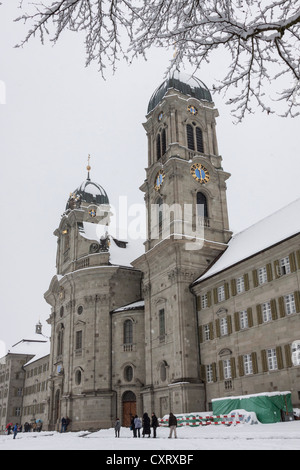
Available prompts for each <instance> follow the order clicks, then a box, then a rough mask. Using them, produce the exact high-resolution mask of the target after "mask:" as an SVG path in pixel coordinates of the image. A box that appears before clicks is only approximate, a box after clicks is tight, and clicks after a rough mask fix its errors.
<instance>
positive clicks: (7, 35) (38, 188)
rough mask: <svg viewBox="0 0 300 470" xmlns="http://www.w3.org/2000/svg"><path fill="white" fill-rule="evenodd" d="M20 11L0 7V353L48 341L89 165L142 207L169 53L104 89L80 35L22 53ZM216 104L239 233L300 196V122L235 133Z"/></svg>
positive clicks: (219, 63) (252, 119)
mask: <svg viewBox="0 0 300 470" xmlns="http://www.w3.org/2000/svg"><path fill="white" fill-rule="evenodd" d="M17 4H18V2H15V1H14V2H12V1H11V0H4V5H2V6H0V60H1V61H0V64H1V68H0V93H1V89H3V85H5V89H6V103H5V104H0V124H1V127H0V133H1V134H0V135H1V137H0V158H1V180H0V191H1V197H0V204H1V212H0V213H1V216H2V221H1V235H0V236H1V244H0V247H1V253H0V256H1V258H0V260H1V282H0V296H1V297H0V298H1V310H0V312H1V313H0V315H1V323H0V325H1V326H0V343H1V342H2V343H1V344H2V345H3V342H4V344H6V346H7V348H9V347H10V346H11V345H12V344H14V343H16V342H17V341H19V340H20V339H21V338H23V337H24V336H27V335H29V334H30V333H34V327H35V324H36V322H37V321H38V320H39V319H40V320H41V322H42V323H43V327H44V331H45V332H47V333H49V329H48V325H47V324H46V319H47V318H48V316H49V313H50V307H49V306H48V305H47V304H46V302H45V300H44V298H43V295H44V292H45V291H46V290H47V289H48V286H49V283H50V281H51V279H52V276H53V275H54V274H55V272H56V271H55V259H56V237H55V236H54V235H53V232H54V230H55V229H56V228H57V227H58V225H59V222H60V217H61V214H62V213H63V211H64V209H65V204H66V201H67V199H68V196H69V194H70V192H71V191H73V190H74V189H76V188H77V187H78V186H79V185H80V184H81V182H82V181H83V180H84V179H85V178H86V169H85V168H86V164H87V155H88V154H91V157H92V159H91V166H92V171H91V177H92V179H94V180H95V181H96V182H98V183H100V184H101V185H102V186H103V187H104V188H105V190H106V192H107V194H108V197H109V199H110V202H111V203H112V204H113V205H114V206H115V207H117V205H118V197H119V196H127V197H128V204H129V205H130V204H134V203H140V204H143V194H142V193H141V192H140V191H139V189H138V188H139V186H140V185H141V184H142V183H143V181H144V178H145V171H144V168H145V167H146V165H147V138H146V133H145V130H144V128H143V126H142V122H145V115H146V111H147V105H148V101H149V99H150V97H151V95H152V93H153V91H154V90H155V89H156V88H157V86H158V85H160V83H161V82H162V81H163V78H164V73H165V69H166V66H167V65H168V61H169V60H170V59H171V57H172V53H173V52H172V51H164V50H154V51H152V52H151V54H150V55H149V58H148V61H147V62H145V61H144V60H143V59H141V60H140V61H138V62H137V61H136V62H135V63H134V64H133V65H132V66H127V65H126V64H124V63H121V64H120V67H119V69H118V71H117V73H116V75H115V76H113V77H112V76H110V77H108V78H107V80H106V81H103V79H102V78H101V75H100V74H99V72H98V71H97V64H94V65H92V66H90V67H89V68H85V51H84V44H83V42H82V40H81V39H80V37H78V35H75V34H72V33H67V34H64V35H63V37H62V38H61V41H59V42H58V43H57V45H56V46H54V47H53V46H52V45H49V43H46V45H44V46H42V45H41V43H40V42H39V39H38V38H36V39H35V40H31V42H30V43H29V44H28V45H27V46H25V47H24V48H17V49H16V48H14V46H15V44H16V43H18V42H19V41H20V40H21V39H22V38H23V37H24V35H25V31H26V30H27V29H26V27H25V26H24V25H23V24H22V23H20V22H19V23H14V22H13V19H14V18H16V17H17V16H19V15H20V11H19V10H18V8H17ZM223 62H224V60H223V56H222V55H220V56H219V57H218V60H216V63H211V64H208V65H207V66H206V67H203V70H201V71H199V72H198V73H197V74H196V75H197V76H198V77H199V78H200V79H201V80H203V81H204V83H206V85H207V86H208V87H209V88H210V87H211V85H212V82H213V80H214V78H216V76H218V74H219V73H220V69H222V67H223V66H224V67H225V66H226V64H225V62H224V63H223ZM190 71H191V69H189V68H188V67H187V68H186V69H185V72H186V73H188V72H190ZM2 101H3V100H2ZM214 101H215V104H216V107H217V108H218V109H219V113H220V117H219V118H218V119H217V134H218V144H219V152H220V154H221V155H222V157H223V167H224V170H225V171H228V172H230V173H231V174H232V176H231V178H230V179H229V180H228V182H227V183H228V185H227V186H228V191H227V198H228V207H229V219H230V226H231V230H233V231H234V232H236V231H240V230H242V229H244V228H246V227H247V226H249V225H251V224H252V223H254V222H256V221H257V220H259V219H261V218H263V217H265V216H267V215H268V214H270V213H271V212H273V211H275V210H277V209H278V208H279V207H282V206H284V205H285V204H288V203H289V202H291V201H293V200H294V199H296V198H298V197H299V196H300V194H299V192H300V191H299V169H300V163H299V142H298V141H299V118H297V119H282V118H279V117H275V116H273V115H269V116H267V115H264V114H263V113H262V112H261V111H258V112H257V114H256V115H255V116H247V117H246V118H245V120H244V122H243V123H242V124H239V125H234V124H233V118H232V117H231V115H230V109H229V108H228V107H227V106H226V105H225V98H223V97H222V96H219V95H216V96H214ZM0 102H1V96H0ZM46 329H47V331H46ZM1 349H2V350H3V348H1Z"/></svg>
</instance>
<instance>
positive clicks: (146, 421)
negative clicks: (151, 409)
mask: <svg viewBox="0 0 300 470" xmlns="http://www.w3.org/2000/svg"><path fill="white" fill-rule="evenodd" d="M145 434H148V437H151V430H150V418H149V416H148V413H144V414H143V437H145Z"/></svg>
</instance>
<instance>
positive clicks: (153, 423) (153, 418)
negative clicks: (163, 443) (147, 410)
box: [151, 413, 159, 437]
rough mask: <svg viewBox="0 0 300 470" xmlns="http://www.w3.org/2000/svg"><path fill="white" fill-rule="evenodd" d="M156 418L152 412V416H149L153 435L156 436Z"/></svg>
mask: <svg viewBox="0 0 300 470" xmlns="http://www.w3.org/2000/svg"><path fill="white" fill-rule="evenodd" d="M158 426H159V424H158V419H157V417H156V415H155V413H152V418H151V427H152V428H153V437H156V429H157V428H158Z"/></svg>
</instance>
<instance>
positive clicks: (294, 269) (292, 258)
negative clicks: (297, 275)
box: [289, 253, 297, 273]
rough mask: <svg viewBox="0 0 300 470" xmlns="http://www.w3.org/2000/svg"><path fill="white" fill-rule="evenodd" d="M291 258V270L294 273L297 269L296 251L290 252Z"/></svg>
mask: <svg viewBox="0 0 300 470" xmlns="http://www.w3.org/2000/svg"><path fill="white" fill-rule="evenodd" d="M289 260H290V267H291V272H292V273H294V272H295V271H296V270H297V266H296V256H295V253H290V254H289Z"/></svg>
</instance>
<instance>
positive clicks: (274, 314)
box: [270, 299, 278, 320]
mask: <svg viewBox="0 0 300 470" xmlns="http://www.w3.org/2000/svg"><path fill="white" fill-rule="evenodd" d="M270 303H271V314H272V320H277V318H278V315H277V304H276V300H275V299H271V302H270Z"/></svg>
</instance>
